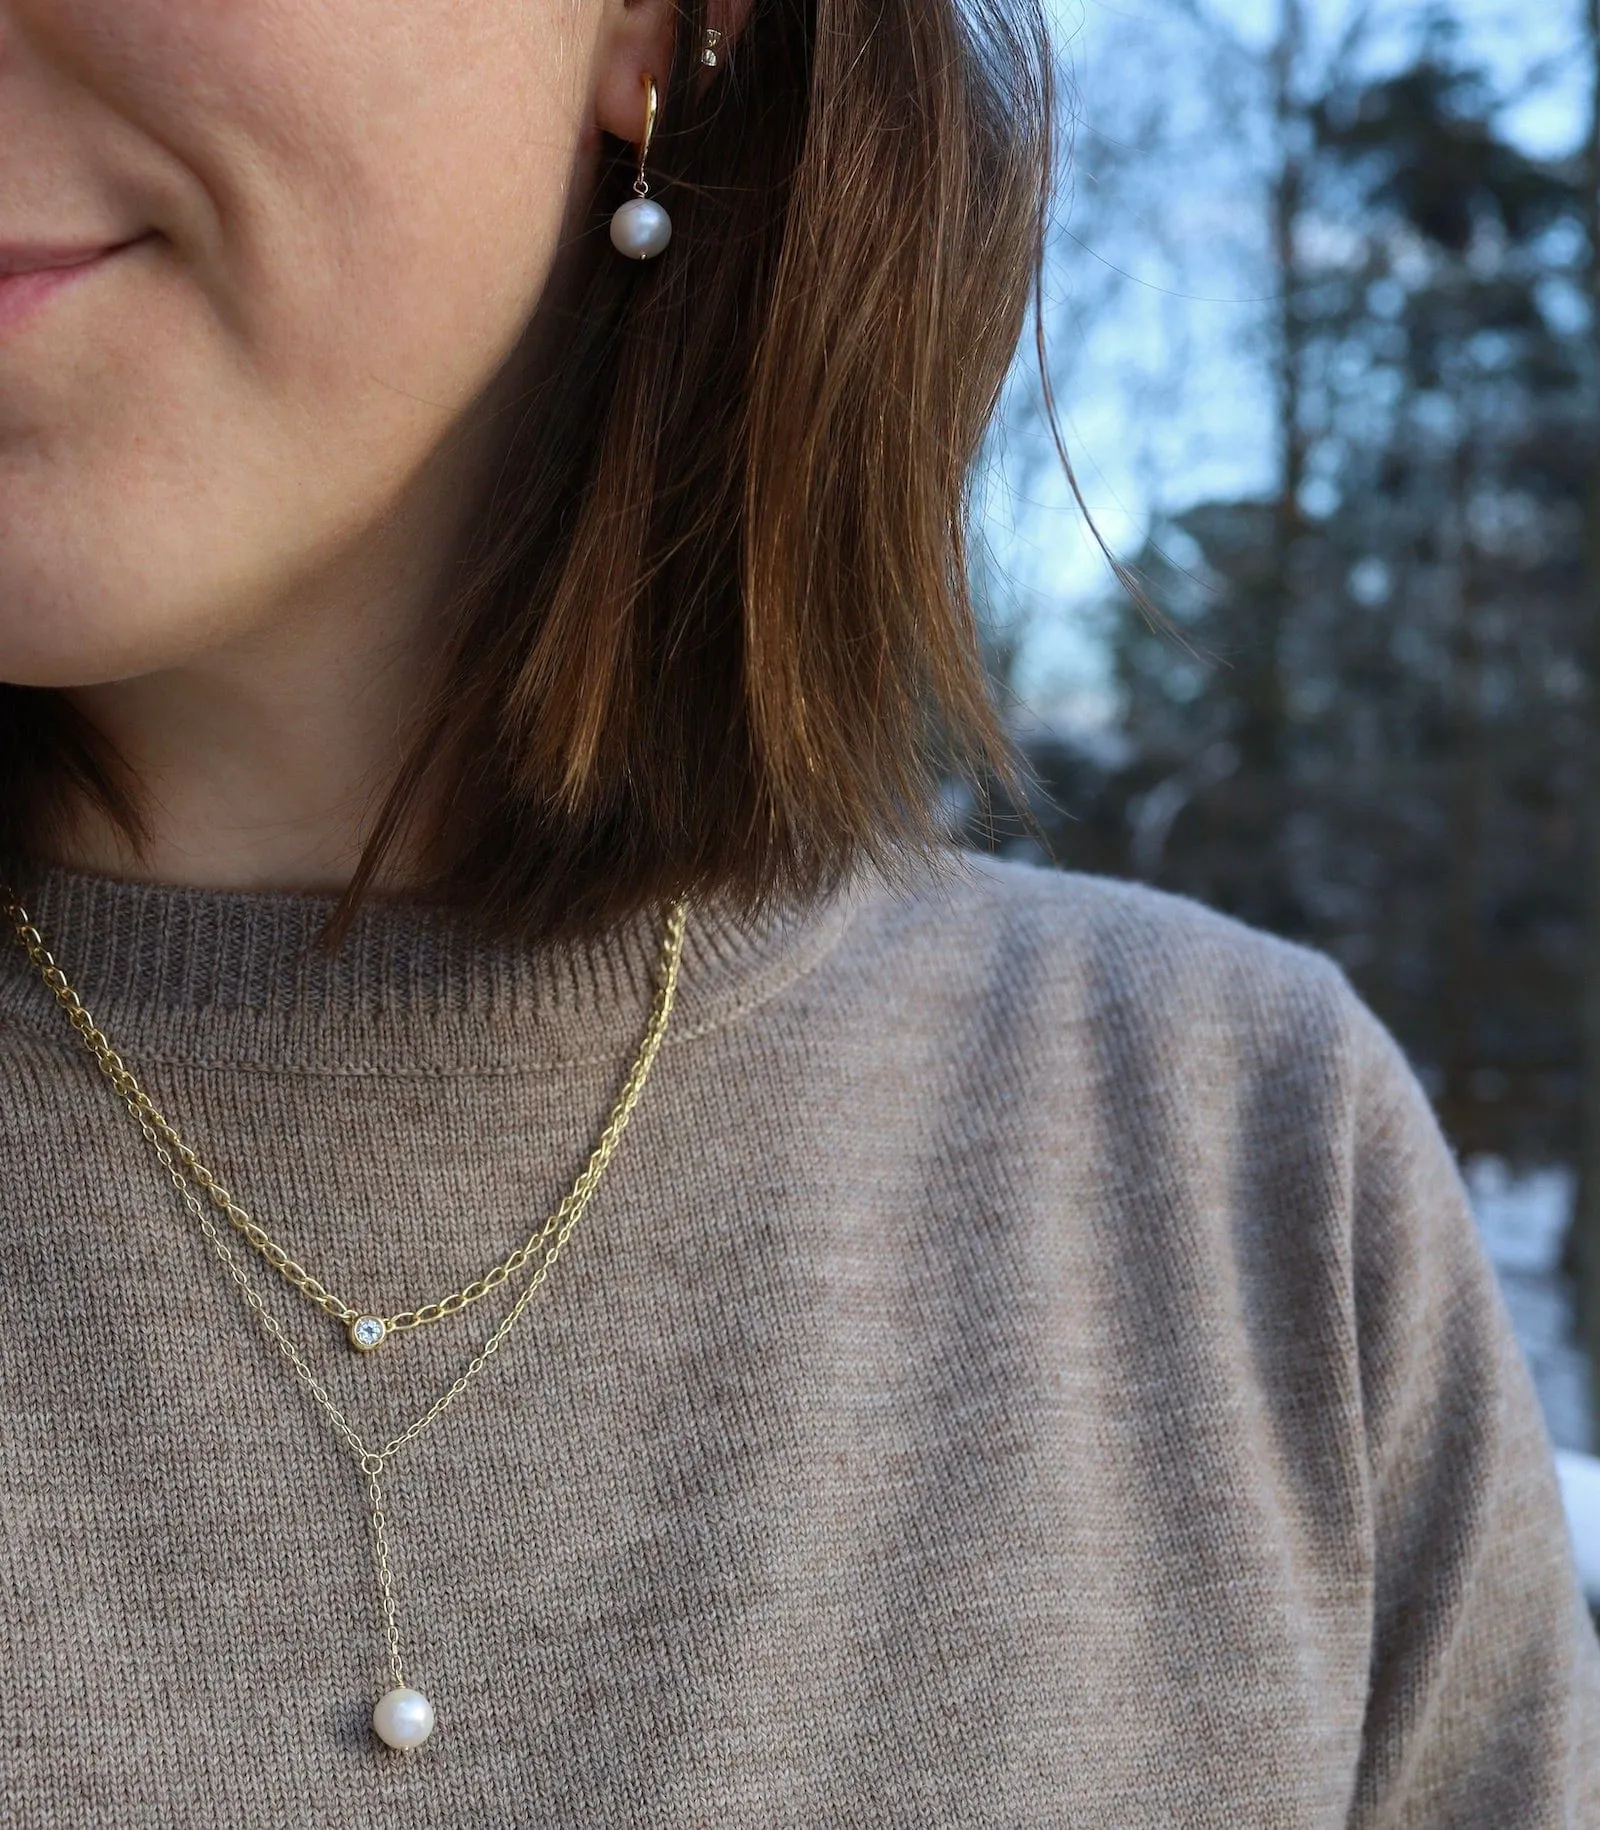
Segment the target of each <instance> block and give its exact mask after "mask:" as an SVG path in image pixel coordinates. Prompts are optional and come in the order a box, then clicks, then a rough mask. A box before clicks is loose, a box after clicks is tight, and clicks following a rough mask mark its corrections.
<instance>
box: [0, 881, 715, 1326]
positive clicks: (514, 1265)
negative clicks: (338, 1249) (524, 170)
mask: <svg viewBox="0 0 1600 1830" xmlns="http://www.w3.org/2000/svg"><path fill="white" fill-rule="evenodd" d="M0 908H3V909H4V911H5V913H6V915H7V916H8V917H9V918H10V920H11V924H12V927H13V929H14V930H15V933H16V937H17V940H18V942H19V943H20V944H21V946H22V948H23V950H24V951H25V952H26V953H27V955H28V958H29V959H30V960H31V961H32V963H33V966H34V968H35V970H36V971H37V972H38V973H39V976H40V977H41V978H42V979H43V980H44V983H45V985H46V986H47V987H48V988H49V990H50V992H51V994H52V995H53V996H54V997H55V1000H56V1002H57V1003H58V1004H60V1006H61V1008H62V1009H63V1010H64V1011H65V1012H66V1015H67V1021H68V1022H69V1023H71V1025H72V1027H73V1029H74V1030H75V1031H76V1032H77V1035H78V1039H79V1040H80V1041H81V1042H82V1043H83V1045H84V1047H85V1048H86V1049H88V1051H89V1052H90V1054H92V1055H93V1056H94V1058H95V1061H96V1062H97V1063H98V1065H99V1068H100V1071H101V1073H102V1074H104V1075H105V1076H106V1078H107V1079H108V1080H109V1081H110V1082H111V1084H112V1086H113V1087H114V1088H115V1089H116V1092H117V1095H118V1097H119V1098H120V1099H121V1100H122V1102H123V1104H124V1105H125V1106H126V1107H127V1108H128V1111H129V1113H130V1115H131V1116H132V1118H133V1120H134V1122H135V1124H137V1125H138V1126H139V1127H140V1128H141V1130H144V1131H145V1132H146V1134H147V1135H148V1134H149V1132H150V1131H151V1130H154V1131H155V1132H156V1134H157V1135H158V1136H159V1137H160V1138H161V1140H162V1141H163V1142H164V1143H165V1145H166V1147H167V1149H168V1150H169V1151H170V1152H171V1153H172V1154H173V1155H174V1156H175V1157H176V1158H177V1159H178V1161H179V1162H180V1163H182V1165H183V1167H184V1170H185V1172H186V1173H187V1175H188V1176H189V1178H190V1179H191V1180H192V1181H193V1182H194V1184H195V1185H196V1187H198V1188H199V1189H200V1190H201V1192H202V1193H203V1194H204V1195H205V1196H206V1197H207V1198H208V1199H209V1200H210V1202H211V1204H212V1206H213V1207H215V1208H217V1209H218V1210H219V1211H220V1212H222V1213H224V1214H226V1215H227V1217H228V1223H229V1224H230V1225H231V1226H232V1227H233V1228H234V1230H235V1231H236V1232H238V1233H239V1234H240V1235H241V1237H242V1238H243V1239H244V1240H245V1242H246V1243H247V1244H248V1245H250V1246H252V1247H253V1248H254V1249H255V1250H256V1251H257V1252H258V1253H260V1255H261V1257H262V1258H263V1260H264V1261H265V1262H266V1263H267V1264H268V1265H270V1266H271V1268H272V1269H273V1270H274V1271H276V1272H277V1273H278V1275H279V1276H280V1277H281V1278H282V1279H283V1280H284V1282H285V1283H287V1284H288V1285H289V1286H290V1288H291V1289H293V1290H296V1291H298V1292H299V1294H300V1295H301V1296H303V1297H304V1298H305V1299H306V1300H307V1301H308V1302H310V1303H313V1304H315V1306H316V1307H317V1308H319V1309H321V1310H322V1311H323V1313H324V1314H326V1315H331V1316H332V1317H333V1319H334V1320H335V1321H336V1322H339V1323H341V1324H342V1325H343V1327H344V1328H345V1330H346V1333H347V1336H348V1338H349V1341H350V1344H351V1346H352V1347H354V1348H356V1349H357V1350H358V1351H359V1352H362V1353H370V1352H371V1351H372V1350H373V1349H374V1348H376V1347H380V1346H382V1344H383V1343H384V1342H385V1341H386V1340H388V1338H389V1336H390V1335H392V1334H400V1333H403V1332H404V1331H405V1330H406V1329H408V1328H423V1327H426V1326H427V1325H428V1324H429V1323H430V1322H439V1321H443V1320H444V1319H445V1318H446V1317H447V1316H452V1315H460V1314H461V1313H462V1312H463V1311H464V1310H466V1309H468V1308H470V1307H471V1306H472V1304H474V1303H478V1302H482V1301H483V1299H484V1297H486V1296H491V1295H492V1294H493V1293H494V1292H495V1291H496V1290H498V1289H499V1288H500V1287H501V1286H502V1285H503V1284H504V1283H505V1282H506V1281H507V1280H508V1279H509V1278H512V1277H515V1276H516V1275H517V1273H518V1272H519V1271H521V1270H523V1269H524V1268H525V1267H526V1265H527V1264H528V1263H529V1261H530V1260H531V1259H532V1258H533V1256H534V1254H535V1253H536V1252H537V1251H538V1249H539V1247H540V1245H541V1244H542V1243H543V1242H544V1240H545V1239H547V1238H548V1237H549V1235H550V1230H551V1228H552V1227H553V1226H559V1225H560V1224H561V1222H562V1221H563V1220H564V1219H565V1218H566V1216H567V1214H568V1212H570V1210H571V1209H572V1207H573V1205H574V1203H577V1204H579V1205H580V1207H581V1204H582V1203H583V1202H584V1201H586V1200H587V1199H588V1195H589V1192H590V1191H591V1190H592V1189H593V1187H594V1185H595V1183H597V1182H598V1181H599V1180H600V1177H601V1176H602V1175H604V1173H605V1168H606V1164H607V1163H608V1162H610V1160H611V1153H612V1151H613V1150H615V1149H616V1147H617V1141H618V1139H619V1138H620V1137H621V1136H622V1132H623V1129H624V1127H625V1126H626V1125H627V1122H628V1113H629V1112H630V1111H631V1110H632V1108H633V1102H634V1101H635V1100H636V1099H637V1098H638V1096H639V1092H640V1090H641V1089H642V1088H643V1086H644V1083H645V1079H646V1077H647V1076H648V1075H649V1072H650V1063H651V1061H652V1060H653V1059H654V1056H655V1051H656V1049H657V1048H658V1047H659V1046H660V1042H661V1033H662V1031H663V1030H664V1029H665V1027H666V1014H665V1012H661V1011H659V1010H658V1011H654V1012H652V1020H651V1023H650V1025H649V1026H648V1027H647V1028H646V1031H645V1036H644V1040H643V1041H642V1042H641V1043H640V1045H639V1052H638V1055H637V1056H636V1057H635V1060H634V1063H633V1069H632V1072H631V1073H630V1074H629V1076H628V1078H627V1080H626V1081H625V1082H624V1084H623V1088H622V1091H621V1092H620V1093H619V1094H618V1095H617V1099H616V1103H615V1104H614V1105H613V1106H612V1108H611V1112H610V1115H609V1117H608V1118H607V1120H606V1123H605V1125H604V1127H603V1128H602V1130H601V1133H600V1140H599V1142H598V1143H597V1144H596V1145H595V1147H594V1151H593V1153H592V1154H591V1155H590V1157H589V1160H588V1162H587V1163H586V1164H585V1165H584V1168H583V1170H582V1172H581V1173H580V1174H579V1176H578V1178H577V1180H576V1181H575V1182H574V1183H573V1185H572V1187H571V1188H570V1189H569V1190H568V1191H567V1193H566V1195H565V1196H564V1197H563V1198H562V1201H561V1205H560V1206H559V1207H558V1208H557V1209H556V1210H555V1212H554V1213H553V1214H551V1215H550V1216H549V1217H548V1218H547V1219H546V1220H545V1221H544V1222H543V1224H542V1225H541V1226H538V1227H536V1228H535V1229H534V1230H533V1231H532V1232H531V1233H530V1234H529V1235H528V1237H527V1238H526V1239H525V1240H524V1241H523V1242H522V1244H521V1245H519V1246H518V1247H517V1249H516V1250H515V1251H514V1252H512V1253H510V1254H509V1255H508V1256H507V1257H505V1258H502V1259H501V1260H500V1262H499V1263H498V1264H495V1265H492V1266H491V1267H490V1268H489V1269H488V1270H487V1271H485V1272H484V1273H483V1275H482V1276H481V1277H476V1278H474V1279H473V1280H472V1282H471V1283H469V1284H463V1285H462V1287H461V1288H460V1289H459V1290H452V1291H451V1292H450V1293H449V1295H447V1296H441V1297H440V1298H438V1300H437V1301H435V1302H431V1303H421V1304H419V1305H418V1306H417V1307H416V1308H415V1309H403V1310H401V1311H399V1312H398V1313H397V1314H394V1315H385V1314H383V1313H382V1312H381V1311H380V1310H377V1309H370V1308H369V1309H358V1308H356V1307H355V1306H354V1305H353V1304H351V1303H347V1302H346V1301H345V1300H344V1299H343V1298H342V1297H340V1296H336V1295H335V1294H334V1293H333V1292H332V1291H331V1290H330V1289H329V1288H328V1287H327V1285H326V1284H324V1283H323V1282H322V1281H321V1279H320V1278H318V1277H315V1276H314V1275H313V1274H312V1273H311V1272H310V1271H308V1270H307V1269H306V1268H305V1266H304V1265H302V1264H301V1263H300V1262H299V1261H298V1260H297V1259H296V1258H294V1257H293V1256H292V1255H291V1254H290V1253H289V1252H288V1251H287V1250H286V1249H285V1248H284V1247H283V1246H281V1245H279V1243H278V1242H277V1240H275V1239H274V1238H273V1237H272V1235H271V1234H270V1233H269V1232H268V1231H267V1230H266V1228H265V1227H263V1226H262V1225H260V1223H259V1222H258V1221H256V1220H255V1219H254V1218H253V1217H252V1216H251V1214H250V1213H249V1212H248V1211H247V1210H246V1209H245V1208H244V1207H242V1206H241V1205H240V1204H239V1203H238V1202H237V1201H236V1200H235V1199H234V1198H233V1195H232V1194H231V1193H230V1191H229V1190H228V1188H227V1187H226V1185H225V1184H224V1183H223V1182H222V1181H221V1180H220V1178H219V1177H218V1176H217V1175H216V1173H215V1172H214V1171H213V1170H211V1169H210V1168H208V1167H207V1166H206V1164H205V1163H203V1162H202V1161H201V1160H200V1158H199V1157H198V1156H197V1155H196V1154H195V1152H194V1151H193V1150H192V1149H191V1148H190V1147H189V1145H188V1144H186V1143H185V1142H184V1140H183V1139H182V1138H181V1137H180V1136H179V1135H178V1133H177V1132H176V1131H175V1130H174V1129H173V1127H172V1125H171V1124H169V1123H168V1121H167V1119H166V1118H165V1117H164V1116H163V1115H162V1113H161V1111H160V1109H159V1108H158V1107H157V1106H156V1104H155V1102H154V1101H153V1100H152V1099H151V1098H150V1096H149V1094H148V1093H146V1092H145V1090H144V1088H143V1087H141V1086H140V1084H139V1082H138V1080H137V1079H136V1078H135V1077H134V1075H133V1073H132V1071H131V1070H130V1069H129V1067H128V1066H127V1064H126V1062H124V1060H123V1059H122V1057H121V1055H119V1054H118V1053H117V1051H116V1050H115V1049H114V1048H113V1047H112V1046H111V1044H110V1042H109V1041H108V1040H107V1039H106V1036H105V1033H104V1031H103V1030H101V1029H100V1027H99V1025H98V1024H96V1022H95V1020H94V1018H93V1017H92V1016H91V1015H90V1014H89V1012H88V1010H87V1009H86V1008H85V1007H84V1004H83V1000H82V999H81V998H80V997H79V996H78V993H77V992H76V991H75V990H74V989H73V987H72V986H71V984H69V983H68V980H67V976H66V974H65V973H64V972H63V971H62V970H61V968H60V966H58V965H57V964H56V961H55V957H54V955H53V954H52V953H51V952H50V949H49V948H48V947H47V946H46V945H45V942H44V937H43V935H42V934H41V933H40V932H39V930H38V928H36V927H35V926H34V924H33V922H32V921H31V920H30V919H29V917H28V912H27V910H26V909H25V908H24V907H23V906H22V904H21V903H20V902H19V901H18V900H17V898H16V896H15V895H13V894H12V892H11V891H10V890H8V889H6V888H4V887H3V886H0ZM682 908H683V905H682V904H681V903H679V904H677V905H675V907H674V910H673V915H674V916H679V913H680V911H681V910H682ZM682 933H683V928H682V921H681V918H680V919H679V920H678V922H677V925H676V927H674V926H673V923H672V921H671V920H669V922H668V927H667V933H666V936H665V938H664V939H663V942H662V962H661V971H662V974H663V976H664V975H665V974H666V972H667V970H668V967H669V961H668V955H669V954H670V953H672V952H673V949H674V945H675V944H678V945H681V941H682ZM675 935H676V937H677V939H676V943H675V941H674V936H675ZM671 970H672V973H673V975H674V978H675V976H676V964H675V960H674V962H673V963H672V964H671ZM669 1002H670V1000H669ZM658 1004H659V999H658ZM658 1016H659V1022H658V1021H657V1020H656V1019H657V1017H658Z"/></svg>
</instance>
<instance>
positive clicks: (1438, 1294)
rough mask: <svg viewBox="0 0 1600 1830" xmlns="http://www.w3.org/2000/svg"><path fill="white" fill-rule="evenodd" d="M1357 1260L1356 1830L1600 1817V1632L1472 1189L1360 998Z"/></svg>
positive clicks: (1563, 1829) (1465, 1828) (1536, 1827)
mask: <svg viewBox="0 0 1600 1830" xmlns="http://www.w3.org/2000/svg"><path fill="white" fill-rule="evenodd" d="M1356 1073H1357V1084H1356V1089H1355V1099H1356V1105H1355V1117H1354V1125H1353V1150H1354V1161H1353V1162H1352V1164H1351V1166H1350V1167H1351V1174H1352V1182H1351V1188H1352V1192H1353V1205H1354V1211H1353V1214H1352V1220H1351V1224H1352V1228H1353V1239H1352V1259H1351V1270H1352V1276H1353V1279H1354V1298H1355V1319H1356V1332H1357V1339H1358V1342H1359V1353H1360V1384H1361V1401H1362V1413H1363V1429H1364V1434H1365V1438H1366V1445H1367V1475H1368V1480H1369V1495H1370V1509H1369V1514H1368V1516H1369V1520H1370V1528H1371V1532H1372V1545H1371V1550H1372V1558H1373V1563H1372V1567H1373V1587H1372V1622H1371V1630H1372V1638H1371V1654H1370V1665H1369V1681H1368V1688H1367V1703H1366V1713H1365V1718H1364V1724H1363V1731H1362V1743H1361V1754H1360V1761H1359V1768H1358V1772H1357V1775H1356V1782H1355V1786H1354V1790H1353V1795H1352V1802H1351V1808H1350V1813H1349V1819H1348V1823H1349V1830H1600V1641H1597V1639H1596V1636H1595V1630H1594V1626H1593V1624H1592V1622H1591V1620H1590V1616H1589V1612H1588V1607H1587V1605H1586V1603H1585V1601H1584V1598H1583V1594H1582V1590H1581V1588H1580V1585H1579V1581H1578V1576H1577V1569H1576V1564H1575V1560H1574V1555H1573V1546H1572V1541H1571V1537H1570V1535H1569V1532H1568V1528H1567V1523H1566V1516H1565V1513H1564V1512H1563V1509H1562V1503H1561V1495H1560V1489H1559V1484H1558V1481H1557V1477H1556V1470H1555V1461H1554V1455H1553V1452H1552V1449H1551V1445H1550V1441H1549V1438H1548V1435H1547V1433H1546V1430H1545V1425H1544V1421H1543V1418H1542V1416H1541V1414H1540V1411H1539V1407H1538V1402H1537V1399H1536V1397H1535V1394H1534V1389H1533V1381H1532V1377H1531V1375H1530V1374H1529V1372H1528V1369H1527V1365H1526V1363H1525V1361H1524V1360H1523V1357H1522V1353H1521V1350H1520V1348H1519V1347H1518V1345H1517V1342H1516V1339H1515V1337H1514V1335H1513V1334H1512V1331H1511V1323H1510V1319H1509V1316H1508V1314H1507V1311H1506V1308H1505V1304H1504V1301H1503V1299H1502V1297H1501V1295H1500V1291H1499V1287H1498V1285H1497V1283H1496V1281H1495V1274H1494V1270H1493V1267H1492V1266H1491V1265H1490V1263H1489V1260H1488V1257H1487V1254H1486V1253H1485V1251H1484V1249H1483V1247H1482V1245H1481V1243H1480V1241H1479V1237H1478V1232H1477V1227H1476V1224H1475V1222H1474V1220H1473V1217H1472V1213H1471V1209H1470V1207H1469V1205H1468V1199H1467V1193H1466V1189H1465V1186H1464V1184H1463V1181H1462V1178H1461V1175H1460V1173H1459V1169H1458V1166H1457V1164H1456V1161H1455V1158H1454V1156H1453V1154H1452V1152H1451V1149H1450V1146H1449V1144H1448V1142H1447V1141H1446V1139H1445V1137H1444V1135H1443V1133H1442V1131H1441V1130H1440V1127H1439V1124H1438V1121H1437V1119H1436V1118H1435V1116H1434V1113H1433V1109H1432V1107H1431V1105H1430V1104H1429V1101H1428V1098H1427V1095H1426V1093H1425V1092H1424V1091H1423V1089H1422V1087H1421V1085H1420V1084H1419V1082H1418V1081H1417V1079H1416V1076H1415V1075H1414V1074H1413V1072H1412V1071H1411V1069H1410V1067H1409V1065H1408V1064H1407V1062H1406V1060H1405V1057H1404V1056H1403V1054H1402V1053H1401V1050H1400V1047H1399V1044H1398V1043H1397V1042H1396V1041H1395V1039H1394V1038H1393V1036H1392V1035H1391V1034H1390V1033H1389V1031H1388V1030H1387V1029H1386V1028H1385V1027H1384V1026H1383V1025H1382V1024H1381V1022H1380V1021H1379V1019H1378V1018H1377V1017H1376V1016H1374V1015H1373V1014H1372V1012H1371V1011H1370V1010H1369V1009H1367V1007H1366V1006H1365V1005H1362V1006H1361V1014H1360V1017H1359V1019H1358V1035H1357V1046H1356Z"/></svg>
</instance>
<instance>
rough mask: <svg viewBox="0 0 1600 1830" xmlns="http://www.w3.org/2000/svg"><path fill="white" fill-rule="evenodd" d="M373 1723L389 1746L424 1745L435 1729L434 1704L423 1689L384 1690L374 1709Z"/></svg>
mask: <svg viewBox="0 0 1600 1830" xmlns="http://www.w3.org/2000/svg"><path fill="white" fill-rule="evenodd" d="M372 1726H373V1729H374V1731H375V1732H376V1734H377V1737H378V1739H379V1740H380V1741H384V1742H387V1743H388V1745H389V1746H390V1747H401V1748H412V1747H421V1746H422V1744H423V1742H424V1741H426V1740H427V1738H428V1737H429V1735H431V1734H432V1733H433V1705H432V1704H431V1703H430V1702H429V1701H428V1699H427V1698H426V1697H425V1696H424V1695H423V1694H422V1692H421V1691H420V1690H410V1689H406V1688H404V1687H402V1688H401V1689H398V1690H389V1691H385V1692H384V1694H383V1695H382V1696H381V1697H379V1698H378V1702H377V1707H376V1708H375V1709H374V1710H373V1712H372Z"/></svg>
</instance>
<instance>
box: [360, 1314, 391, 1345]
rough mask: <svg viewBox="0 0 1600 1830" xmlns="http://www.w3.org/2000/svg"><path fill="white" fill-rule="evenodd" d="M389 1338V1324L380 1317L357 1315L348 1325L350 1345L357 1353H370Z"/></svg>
mask: <svg viewBox="0 0 1600 1830" xmlns="http://www.w3.org/2000/svg"><path fill="white" fill-rule="evenodd" d="M388 1338H389V1324H388V1323H387V1322H386V1321H385V1320H384V1319H383V1317H382V1316H381V1315H358V1316H357V1317H356V1319H355V1320H354V1321H353V1322H352V1323H351V1324H350V1345H351V1346H352V1347H353V1348H355V1350H356V1352H357V1353H371V1352H372V1350H373V1348H374V1347H381V1346H382V1345H383V1344H384V1342H385V1341H386V1340H388Z"/></svg>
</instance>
